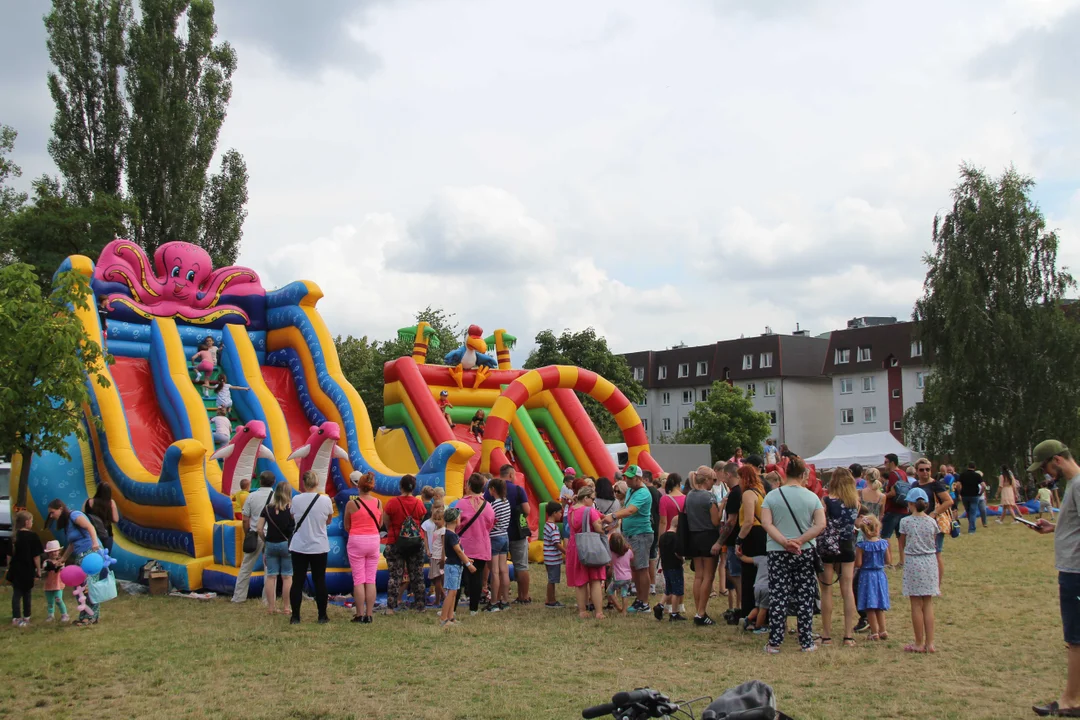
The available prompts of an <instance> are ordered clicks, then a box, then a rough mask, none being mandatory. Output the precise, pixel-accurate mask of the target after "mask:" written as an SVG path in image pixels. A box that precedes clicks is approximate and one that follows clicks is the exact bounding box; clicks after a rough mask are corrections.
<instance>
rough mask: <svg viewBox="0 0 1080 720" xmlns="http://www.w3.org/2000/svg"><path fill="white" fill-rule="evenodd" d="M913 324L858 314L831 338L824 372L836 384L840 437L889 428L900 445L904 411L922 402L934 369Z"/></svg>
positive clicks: (836, 422) (835, 411)
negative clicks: (927, 381)
mask: <svg viewBox="0 0 1080 720" xmlns="http://www.w3.org/2000/svg"><path fill="white" fill-rule="evenodd" d="M915 329H916V328H915V323H913V322H897V321H896V318H855V319H853V320H851V321H849V322H848V326H847V328H846V329H844V330H837V331H835V332H833V333H832V334H831V335H830V337H829V348H828V352H827V353H826V356H825V365H824V367H823V370H822V373H823V374H824V375H826V376H828V377H829V378H830V380H831V383H832V396H833V423H832V425H833V432H834V434H836V435H852V434H856V433H869V432H882V431H884V430H888V431H890V432H891V433H892V435H893V437H895V438H896V439H897V440H899V441H900V442H901V443H904V444H905V445H908V446H909V447H912V449H913V450H920V449H921V448H918V447H914V444H913V443H908V442H906V441H905V439H904V424H903V420H904V413H905V412H906V411H907V410H908V408H911V407H913V406H914V405H916V404H917V403H920V402H922V399H923V386H924V383H925V380H926V377H927V374H928V373H929V372H930V367H929V364H928V360H927V356H926V352H925V348H923V346H922V343H921V342H920V341H919V340H917V339H916V337H915Z"/></svg>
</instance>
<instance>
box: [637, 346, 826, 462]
mask: <svg viewBox="0 0 1080 720" xmlns="http://www.w3.org/2000/svg"><path fill="white" fill-rule="evenodd" d="M828 346H829V341H828V339H827V338H816V337H810V336H809V335H808V334H806V333H805V331H802V332H797V333H795V334H792V335H781V334H776V333H772V332H769V333H766V334H764V335H759V336H756V337H745V338H738V339H734V340H722V341H720V342H717V343H714V344H711V345H698V346H694V347H675V348H670V349H668V350H645V351H641V352H634V353H627V354H625V355H623V357H625V358H626V361H627V363H628V364H629V365H630V368H631V370H632V371H633V373H634V378H635V379H636V380H637V381H638V382H640V383H641V384H642V385H644V386H645V391H646V397H645V402H644V403H642V404H640V405H637V406H636V409H637V411H638V414H639V415H640V416H641V418H642V420H643V422H644V424H645V429H646V431H647V432H648V434H649V441H650V442H659V441H661V440H662V439H664V438H670V437H671V436H672V435H674V434H675V432H677V431H678V430H680V429H686V428H689V427H690V422H691V420H690V417H689V415H690V411H691V410H692V409H693V408H694V405H695V404H696V403H698V402H701V401H702V400H705V399H707V397H708V393H709V391H710V389H711V386H712V384H713V382H714V381H716V380H723V381H725V382H727V383H729V384H731V385H733V386H734V387H737V388H739V389H740V390H742V391H744V392H746V393H748V394H749V395H750V397H751V400H752V401H753V404H754V409H755V410H758V411H760V412H764V413H766V414H767V415H768V416H769V423H770V426H771V428H772V433H771V434H772V436H773V437H775V438H776V439H777V441H778V442H782V443H787V445H788V446H789V447H791V448H792V449H793V450H795V451H796V452H799V453H801V454H805V455H812V454H814V453H816V452H818V451H820V450H821V449H823V448H824V447H825V446H826V445H827V444H828V442H829V441H830V440H832V437H833V435H832V424H831V423H828V422H823V419H824V418H826V417H828V416H829V415H830V413H831V412H832V407H833V405H832V383H831V381H830V379H829V378H827V377H824V376H823V375H822V374H821V368H822V365H823V363H824V361H825V360H826V357H825V354H826V352H827V351H828ZM751 450H756V448H747V451H748V452H749V451H751Z"/></svg>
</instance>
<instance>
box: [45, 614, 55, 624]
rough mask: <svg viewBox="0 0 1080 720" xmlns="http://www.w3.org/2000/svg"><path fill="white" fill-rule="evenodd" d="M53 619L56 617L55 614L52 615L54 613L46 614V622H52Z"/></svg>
mask: <svg viewBox="0 0 1080 720" xmlns="http://www.w3.org/2000/svg"><path fill="white" fill-rule="evenodd" d="M53 619H54V618H53V616H52V615H48V616H46V618H45V622H47V623H51V622H52V621H53Z"/></svg>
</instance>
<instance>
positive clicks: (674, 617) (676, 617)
mask: <svg viewBox="0 0 1080 720" xmlns="http://www.w3.org/2000/svg"><path fill="white" fill-rule="evenodd" d="M680 621H683V622H685V621H686V616H685V615H683V614H682V613H677V612H673V613H671V615H669V616H668V622H680Z"/></svg>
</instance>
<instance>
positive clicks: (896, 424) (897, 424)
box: [892, 420, 904, 430]
mask: <svg viewBox="0 0 1080 720" xmlns="http://www.w3.org/2000/svg"><path fill="white" fill-rule="evenodd" d="M892 429H893V430H903V429H904V421H903V420H893V424H892Z"/></svg>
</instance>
